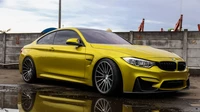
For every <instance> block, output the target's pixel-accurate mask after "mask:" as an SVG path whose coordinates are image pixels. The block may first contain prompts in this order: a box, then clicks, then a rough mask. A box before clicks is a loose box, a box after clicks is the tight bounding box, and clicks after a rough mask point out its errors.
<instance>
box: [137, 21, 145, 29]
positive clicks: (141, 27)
mask: <svg viewBox="0 0 200 112" xmlns="http://www.w3.org/2000/svg"><path fill="white" fill-rule="evenodd" d="M144 21H145V19H144V18H143V19H142V22H141V24H140V26H139V28H138V31H139V32H143V31H144Z"/></svg>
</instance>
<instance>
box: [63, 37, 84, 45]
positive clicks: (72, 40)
mask: <svg viewBox="0 0 200 112" xmlns="http://www.w3.org/2000/svg"><path fill="white" fill-rule="evenodd" d="M66 44H67V45H77V46H83V44H82V43H80V40H79V39H78V38H70V39H68V40H67V41H66Z"/></svg>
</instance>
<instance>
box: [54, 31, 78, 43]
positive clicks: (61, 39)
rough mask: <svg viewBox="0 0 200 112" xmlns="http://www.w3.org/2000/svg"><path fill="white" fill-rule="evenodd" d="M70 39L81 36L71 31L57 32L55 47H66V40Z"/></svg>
mask: <svg viewBox="0 0 200 112" xmlns="http://www.w3.org/2000/svg"><path fill="white" fill-rule="evenodd" d="M69 38H79V39H80V37H79V35H78V34H77V33H76V32H75V31H71V30H61V31H57V33H56V36H55V39H54V44H55V45H66V40H67V39H69Z"/></svg>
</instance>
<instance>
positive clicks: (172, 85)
mask: <svg viewBox="0 0 200 112" xmlns="http://www.w3.org/2000/svg"><path fill="white" fill-rule="evenodd" d="M183 85H184V81H183V80H175V81H165V82H163V83H162V85H161V88H180V87H183Z"/></svg>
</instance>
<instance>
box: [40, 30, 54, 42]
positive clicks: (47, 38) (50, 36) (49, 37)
mask: <svg viewBox="0 0 200 112" xmlns="http://www.w3.org/2000/svg"><path fill="white" fill-rule="evenodd" d="M55 34H56V33H55V32H54V33H50V34H47V35H46V36H44V37H42V38H41V39H40V40H38V42H37V43H38V44H53V40H54V36H55Z"/></svg>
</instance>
